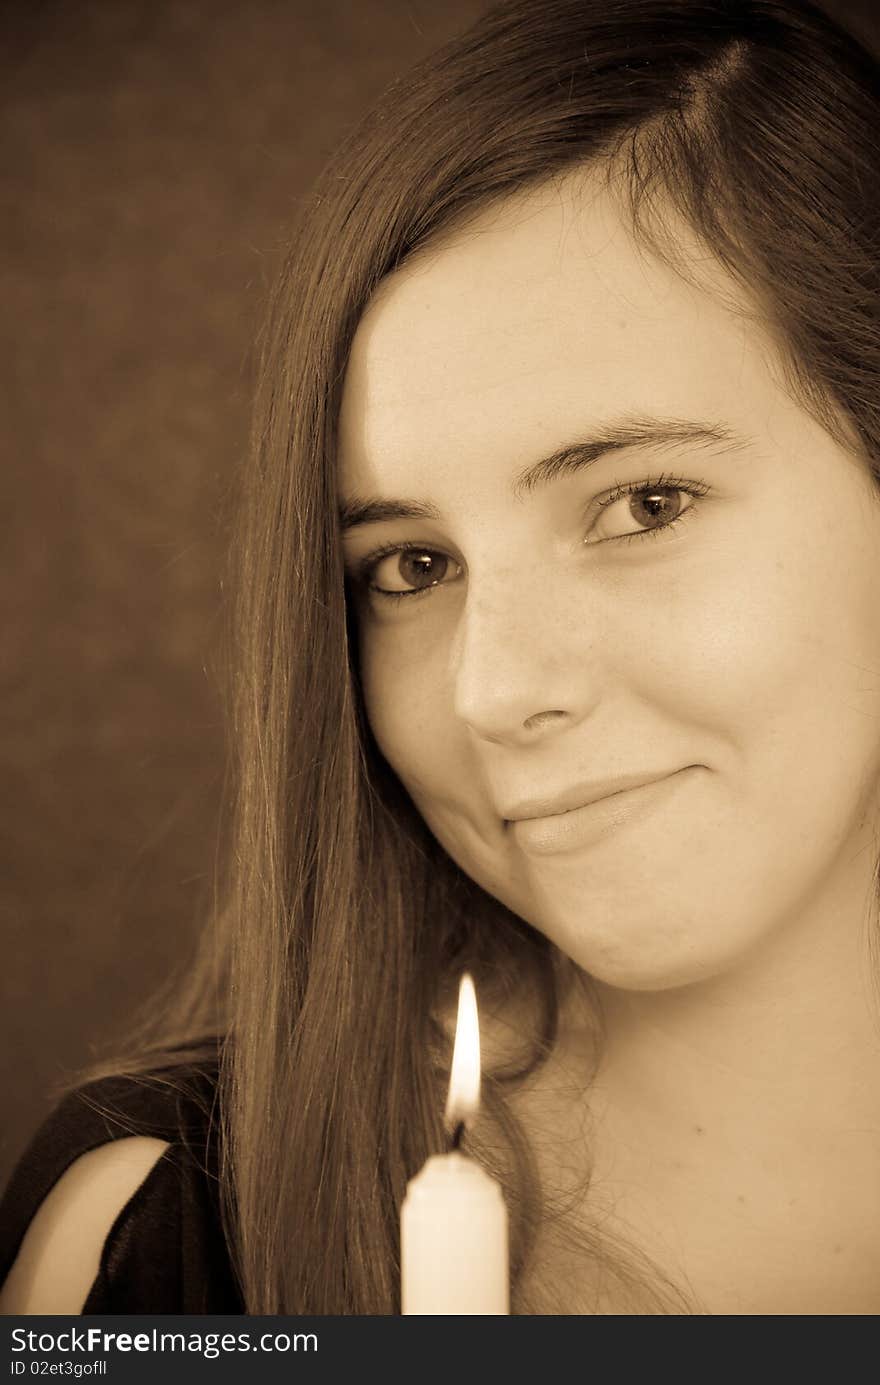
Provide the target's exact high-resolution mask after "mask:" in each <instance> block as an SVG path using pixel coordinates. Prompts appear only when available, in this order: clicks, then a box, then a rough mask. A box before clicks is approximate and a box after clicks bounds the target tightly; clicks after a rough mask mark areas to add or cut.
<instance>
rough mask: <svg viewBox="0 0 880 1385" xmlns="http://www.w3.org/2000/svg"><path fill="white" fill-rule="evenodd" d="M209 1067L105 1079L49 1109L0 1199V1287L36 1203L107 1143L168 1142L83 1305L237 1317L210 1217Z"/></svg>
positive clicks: (212, 1128) (236, 1295)
mask: <svg viewBox="0 0 880 1385" xmlns="http://www.w3.org/2000/svg"><path fill="white" fill-rule="evenodd" d="M216 1095H217V1064H216V1062H215V1063H208V1064H200V1065H199V1066H197V1067H193V1066H180V1067H175V1068H173V1069H163V1070H162V1071H161V1072H156V1073H155V1074H150V1075H149V1076H138V1077H128V1076H126V1077H106V1078H101V1079H99V1080H98V1081H95V1082H91V1083H89V1084H87V1085H86V1086H84V1087H80V1088H78V1089H77V1090H76V1091H74V1092H72V1093H70V1095H68V1096H66V1097H64V1099H63V1100H62V1101H61V1102H60V1103H59V1104H58V1105H57V1106H56V1107H55V1109H54V1110H53V1111H52V1113H51V1115H50V1116H49V1117H48V1119H47V1120H46V1121H45V1122H44V1123H43V1125H41V1126H40V1128H39V1130H38V1131H37V1133H36V1135H35V1136H34V1138H33V1140H32V1141H31V1143H30V1145H29V1146H28V1148H27V1149H26V1150H25V1152H24V1154H23V1156H22V1157H21V1159H20V1160H19V1162H18V1164H17V1165H16V1167H15V1169H14V1171H13V1174H12V1178H11V1180H10V1182H9V1184H8V1186H7V1188H6V1191H5V1193H4V1195H3V1198H2V1199H0V1283H2V1282H3V1280H4V1279H5V1278H6V1275H7V1274H8V1272H9V1270H10V1268H11V1266H12V1263H13V1261H14V1260H15V1257H16V1255H17V1253H18V1250H19V1247H20V1245H21V1242H22V1240H23V1238H24V1234H25V1232H26V1230H27V1228H28V1225H29V1224H30V1222H31V1220H32V1218H33V1216H34V1214H35V1213H36V1211H37V1209H38V1207H39V1206H40V1203H41V1202H42V1201H43V1199H44V1198H45V1197H46V1195H47V1194H48V1193H49V1191H50V1190H51V1188H52V1186H53V1185H54V1184H55V1183H56V1182H57V1180H58V1179H59V1178H60V1177H61V1175H62V1174H63V1173H64V1171H65V1169H67V1168H68V1167H69V1165H70V1164H72V1163H73V1161H74V1160H75V1159H77V1158H78V1157H79V1156H80V1155H81V1154H85V1153H86V1152H87V1151H88V1150H90V1149H95V1148H96V1146H98V1145H102V1144H105V1143H106V1142H107V1141H108V1140H118V1139H122V1138H124V1137H125V1136H128V1135H152V1136H155V1137H156V1138H158V1139H160V1140H168V1141H170V1143H169V1147H168V1149H167V1150H165V1152H164V1153H163V1154H162V1156H161V1158H160V1159H159V1160H158V1161H157V1163H156V1164H155V1165H154V1167H153V1168H152V1169H151V1170H150V1173H149V1174H148V1176H147V1177H146V1178H145V1179H144V1181H143V1183H141V1185H140V1186H139V1187H138V1188H137V1190H136V1191H135V1193H134V1195H133V1196H132V1197H131V1198H130V1199H129V1201H128V1202H127V1203H126V1204H125V1206H124V1207H123V1208H122V1210H121V1211H120V1213H119V1215H118V1216H117V1218H116V1220H115V1221H114V1223H113V1225H112V1227H111V1228H110V1231H109V1233H108V1236H107V1239H106V1241H105V1242H104V1248H103V1251H102V1253H101V1262H100V1269H99V1272H98V1277H97V1279H96V1280H95V1282H94V1284H93V1285H92V1288H91V1290H90V1292H89V1296H88V1298H87V1299H86V1302H85V1304H84V1306H83V1309H82V1311H83V1313H243V1312H244V1306H243V1302H242V1298H241V1294H240V1291H239V1289H238V1287H237V1283H236V1280H235V1276H234V1273H233V1270H232V1266H231V1262H230V1257H229V1251H228V1248H227V1244H226V1240H225V1237H224V1234H223V1230H222V1225H221V1220H220V1201H219V1183H218V1122H217V1113H216V1109H215V1108H216Z"/></svg>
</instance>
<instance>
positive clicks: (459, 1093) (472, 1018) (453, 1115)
mask: <svg viewBox="0 0 880 1385" xmlns="http://www.w3.org/2000/svg"><path fill="white" fill-rule="evenodd" d="M479 1109H480V1020H479V1016H478V1014H477V995H476V992H475V990H474V981H473V977H472V976H471V974H470V972H467V971H466V972H465V973H464V974H463V976H462V978H461V982H460V984H459V988H458V1017H457V1019H456V1022H455V1044H454V1046H453V1049H452V1071H451V1073H450V1076H449V1096H448V1097H447V1099H446V1114H445V1120H446V1125H447V1127H448V1128H449V1129H450V1130H454V1129H455V1127H456V1126H457V1125H459V1124H464V1125H465V1126H467V1125H469V1124H470V1123H471V1121H473V1119H474V1117H475V1116H476V1114H477V1112H478V1111H479Z"/></svg>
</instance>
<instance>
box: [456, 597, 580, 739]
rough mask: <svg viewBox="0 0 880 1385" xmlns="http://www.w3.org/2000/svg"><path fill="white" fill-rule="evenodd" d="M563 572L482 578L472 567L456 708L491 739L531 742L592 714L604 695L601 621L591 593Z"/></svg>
mask: <svg viewBox="0 0 880 1385" xmlns="http://www.w3.org/2000/svg"><path fill="white" fill-rule="evenodd" d="M521 576H522V574H520V575H519V577H521ZM555 576H556V581H551V580H550V579H549V578H548V580H546V581H541V580H540V579H539V578H536V577H535V576H534V575H533V576H532V580H531V581H525V582H523V581H522V580H519V578H518V577H517V576H516V575H514V576H510V577H508V578H507V579H505V577H504V576H503V575H501V574H497V573H496V574H494V575H493V577H492V578H491V579H488V578H487V579H486V580H484V581H481V579H480V578H479V576H477V575H476V574H474V572H473V571H471V574H470V578H469V584H468V586H469V590H468V593H467V598H466V600H465V602H464V605H463V608H462V613H461V616H460V621H459V625H458V628H457V630H456V638H455V640H454V641H453V646H452V661H453V666H452V678H453V684H454V710H455V715H456V716H457V717H458V718H459V719H460V721H462V722H463V723H464V724H465V725H466V726H468V727H469V728H470V729H471V730H472V731H473V732H474V733H475V734H476V735H477V736H479V737H481V738H482V739H484V740H487V741H494V742H499V743H501V742H504V743H517V744H520V745H527V744H530V743H532V742H534V741H536V740H538V739H542V738H544V737H546V736H547V735H551V734H553V732H554V729H562V728H564V727H568V726H570V725H571V724H573V723H576V722H578V721H580V720H581V719H582V718H583V717H585V716H588V715H589V714H590V712H591V711H592V709H593V707H594V706H595V704H596V702H597V700H598V698H599V683H600V670H599V659H598V654H599V650H600V646H601V638H600V634H599V630H598V622H597V621H596V620H595V619H593V620H591V619H590V614H589V612H588V611H587V610H585V609H584V594H583V591H582V590H580V591H566V584H565V583H564V582H563V583H560V582H559V579H558V572H557V573H556V574H555Z"/></svg>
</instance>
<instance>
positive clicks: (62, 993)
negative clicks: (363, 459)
mask: <svg viewBox="0 0 880 1385" xmlns="http://www.w3.org/2000/svg"><path fill="white" fill-rule="evenodd" d="M485 8H486V4H485V3H484V2H483V0H442V3H437V0H244V2H242V0H18V3H9V0H6V3H4V4H3V5H2V18H3V29H4V34H5V37H4V43H3V45H2V46H3V52H4V56H3V57H2V59H0V77H2V84H0V90H2V92H3V97H2V110H3V120H2V129H0V168H2V173H0V190H2V192H0V195H2V206H0V282H2V303H3V309H2V313H0V342H2V348H0V349H2V366H3V368H2V390H3V416H4V423H3V444H4V445H3V460H2V477H3V482H4V484H3V506H2V520H3V528H2V534H3V538H2V543H0V555H2V556H0V561H2V576H3V580H2V583H0V600H2V604H3V610H2V618H3V619H2V631H3V637H2V641H0V678H2V693H3V707H4V730H3V737H2V750H3V758H2V779H0V868H2V886H0V929H2V959H3V966H2V970H0V1008H2V1014H3V1031H2V1044H0V1092H2V1096H3V1106H4V1115H5V1119H4V1120H3V1123H2V1134H0V1182H2V1181H3V1180H4V1179H5V1176H6V1175H7V1174H8V1172H9V1168H10V1166H11V1164H12V1162H13V1161H14V1159H15V1158H16V1157H17V1155H18V1154H19V1152H20V1151H21V1149H22V1147H23V1145H24V1143H25V1141H26V1140H27V1138H28V1136H29V1134H30V1132H31V1131H32V1130H33V1128H34V1126H35V1125H36V1123H37V1122H38V1121H39V1119H40V1118H41V1117H42V1115H43V1114H44V1113H45V1111H46V1110H47V1106H48V1096H47V1093H48V1090H49V1087H50V1085H51V1083H52V1082H53V1081H55V1080H57V1079H58V1078H59V1077H61V1076H63V1075H64V1074H65V1073H66V1072H67V1071H68V1070H69V1069H71V1068H73V1067H75V1066H77V1065H79V1064H80V1063H82V1062H85V1061H86V1060H88V1059H89V1058H90V1057H93V1056H97V1055H98V1054H99V1053H100V1052H103V1051H105V1050H106V1049H107V1048H108V1047H112V1040H113V1035H114V1033H116V1032H118V1030H119V1029H120V1026H121V1025H122V1023H123V1022H124V1020H125V1018H126V1016H127V1014H128V1013H129V1012H130V1010H131V1007H132V1005H133V1004H135V1003H138V1002H140V1001H141V1000H142V999H143V998H144V997H145V996H146V995H147V994H148V992H149V991H150V989H151V988H152V987H153V985H154V984H155V983H157V982H158V981H159V980H160V979H161V978H162V977H163V976H164V975H165V974H166V972H167V971H168V969H169V967H170V966H171V965H172V964H173V963H174V962H175V961H176V960H177V958H178V957H179V956H180V955H181V949H182V945H183V943H184V941H185V940H186V939H188V938H189V937H190V936H191V934H192V928H193V920H194V919H195V918H196V917H198V915H199V914H200V912H201V911H202V910H203V908H204V906H205V904H206V902H207V901H208V900H209V899H210V892H211V885H212V873H213V868H214V852H215V841H216V833H217V825H218V808H219V803H220V799H221V789H222V776H223V733H222V727H221V715H220V712H221V709H220V703H219V699H218V695H217V690H216V677H215V673H214V669H215V667H216V655H217V648H218V631H219V609H220V590H219V577H220V570H221V554H222V549H223V544H224V535H223V522H222V516H223V513H224V511H223V500H224V495H225V491H226V488H227V486H228V484H229V482H230V479H231V477H232V475H233V472H234V470H235V468H236V467H237V465H238V464H239V461H240V459H241V456H242V454H243V451H244V449H245V446H246V436H247V426H248V414H249V407H250V392H251V385H252V371H253V359H252V352H251V343H252V340H253V337H254V334H255V330H256V327H257V324H258V322H259V320H260V316H261V313H262V308H263V302H264V297H265V292H266V289H267V286H268V284H269V283H270V281H271V279H272V276H273V274H274V272H275V270H276V268H277V265H278V261H279V254H280V250H281V247H282V245H283V240H284V235H285V229H286V227H287V226H288V225H289V224H290V222H291V221H292V219H293V218H294V217H295V215H296V211H297V206H298V203H299V200H300V199H301V197H302V196H303V194H304V193H305V191H306V190H307V188H308V186H309V184H310V182H311V181H312V179H313V178H314V176H315V175H316V173H317V172H318V170H319V168H320V166H321V165H322V163H323V162H324V161H325V159H326V157H327V155H328V154H329V152H330V150H331V148H332V147H333V145H334V144H335V143H336V141H337V140H338V139H339V137H340V136H341V135H343V134H344V133H345V132H346V130H347V129H348V128H349V127H350V126H351V124H352V123H353V122H354V121H355V120H356V119H357V118H358V116H359V115H360V114H361V113H362V112H363V111H364V110H365V109H366V108H367V107H368V106H369V105H370V104H371V103H372V101H373V100H374V98H375V97H376V95H377V94H378V93H379V91H380V90H381V89H382V88H383V87H384V86H386V85H387V83H388V82H389V81H391V80H392V79H393V78H394V77H395V76H397V75H398V74H399V73H400V72H401V71H403V70H404V69H406V68H407V67H408V66H409V65H410V64H411V63H412V62H413V61H415V60H417V59H418V58H420V57H421V56H422V55H423V54H425V53H426V52H428V51H430V50H431V49H432V48H434V47H436V46H437V45H438V44H439V43H441V42H443V41H444V40H445V39H446V38H447V37H449V36H450V35H451V34H452V33H453V32H455V31H456V30H457V29H459V28H461V27H462V26H463V25H465V24H467V23H469V22H470V21H471V20H472V19H474V18H475V17H476V16H477V15H478V14H479V13H481V12H482V11H483V10H484V9H485ZM828 8H829V9H831V10H832V12H836V13H839V14H841V15H843V16H845V17H849V18H850V19H851V20H852V21H853V22H854V24H855V25H858V26H860V28H861V31H862V32H863V33H866V34H867V35H868V36H869V37H872V36H873V34H874V33H876V32H877V27H878V19H877V17H876V16H875V15H873V14H872V10H873V8H874V0H839V3H837V4H833V3H831V0H829V4H828Z"/></svg>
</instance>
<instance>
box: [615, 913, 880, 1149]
mask: <svg viewBox="0 0 880 1385" xmlns="http://www.w3.org/2000/svg"><path fill="white" fill-rule="evenodd" d="M838 902H839V901H838ZM850 903H851V907H850V908H849V909H848V910H840V911H835V912H834V913H833V915H830V914H829V913H828V912H827V911H826V910H823V909H822V908H821V907H818V908H816V909H814V910H813V911H812V912H811V914H810V916H809V917H807V918H801V919H799V920H798V921H797V923H796V924H792V925H790V926H788V927H785V928H782V929H780V930H779V932H778V933H777V934H775V935H774V936H773V937H772V938H770V939H769V940H767V941H766V942H765V944H764V946H763V948H762V949H761V951H760V952H759V953H757V954H755V955H753V956H751V957H749V958H747V959H745V960H744V961H743V962H742V964H741V965H740V966H739V967H738V968H736V969H735V970H734V971H730V972H727V973H725V974H724V975H723V976H718V977H714V978H712V979H710V980H707V981H704V982H700V983H698V984H695V985H691V986H686V987H680V988H676V989H674V990H670V991H659V992H633V991H621V990H617V989H614V988H611V987H605V986H601V985H600V986H599V987H598V998H599V1006H600V1012H601V1015H602V1018H603V1023H604V1034H605V1037H604V1044H603V1056H602V1059H601V1063H600V1068H599V1072H598V1074H597V1081H596V1085H597V1087H598V1089H599V1090H600V1091H602V1092H604V1093H605V1094H606V1096H607V1098H608V1099H609V1100H610V1101H611V1102H612V1103H614V1104H615V1106H616V1107H617V1108H618V1109H620V1110H621V1112H627V1113H629V1115H630V1116H631V1117H632V1118H633V1119H636V1120H642V1121H644V1122H645V1123H646V1124H648V1125H661V1126H663V1127H665V1128H666V1129H667V1131H668V1132H669V1133H670V1135H673V1136H674V1135H680V1134H682V1133H684V1132H685V1131H687V1130H688V1128H690V1129H692V1130H693V1131H694V1132H696V1129H697V1127H699V1129H700V1131H701V1132H703V1133H708V1132H709V1131H710V1130H712V1129H715V1130H717V1131H719V1132H720V1131H721V1130H722V1129H723V1130H724V1131H725V1132H726V1135H727V1137H728V1138H729V1139H730V1140H731V1141H732V1142H734V1143H735V1142H736V1131H737V1128H739V1131H740V1132H741V1133H740V1137H739V1139H740V1142H748V1141H749V1140H752V1141H754V1139H755V1138H756V1137H757V1136H759V1134H760V1132H761V1131H765V1132H767V1134H768V1135H771V1136H772V1135H776V1136H778V1137H784V1136H785V1135H786V1134H788V1135H789V1136H790V1137H791V1138H792V1139H793V1140H797V1141H802V1140H803V1139H804V1137H805V1136H811V1135H818V1134H819V1133H820V1132H821V1131H823V1130H824V1131H828V1132H837V1134H838V1135H840V1136H841V1138H842V1132H843V1131H844V1130H847V1129H850V1130H852V1129H854V1128H856V1127H857V1126H858V1127H859V1128H861V1129H862V1130H865V1129H867V1128H868V1127H871V1126H872V1127H873V1129H874V1130H875V1131H877V1130H880V999H878V987H877V982H876V973H875V971H874V967H873V966H872V960H873V959H875V958H876V952H877V949H876V947H873V948H872V943H871V930H872V929H874V928H876V923H875V922H874V920H873V917H872V914H873V911H871V910H868V909H866V907H865V902H864V896H862V897H861V898H858V899H856V900H854V901H850ZM875 936H876V935H875ZM872 954H873V955H872ZM804 1152H805V1154H806V1153H808V1152H809V1151H808V1147H805V1148H804Z"/></svg>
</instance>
